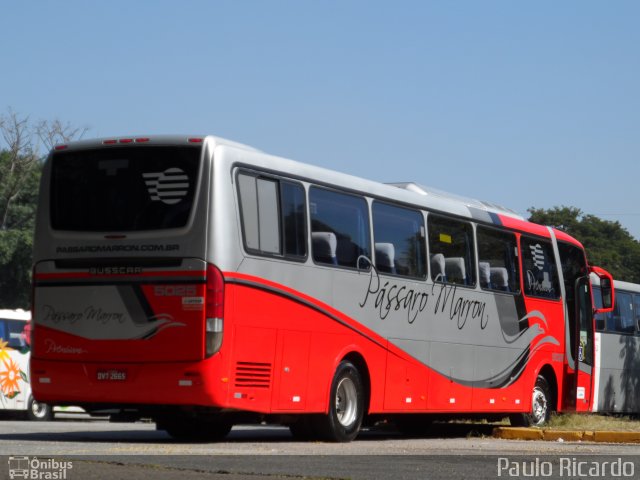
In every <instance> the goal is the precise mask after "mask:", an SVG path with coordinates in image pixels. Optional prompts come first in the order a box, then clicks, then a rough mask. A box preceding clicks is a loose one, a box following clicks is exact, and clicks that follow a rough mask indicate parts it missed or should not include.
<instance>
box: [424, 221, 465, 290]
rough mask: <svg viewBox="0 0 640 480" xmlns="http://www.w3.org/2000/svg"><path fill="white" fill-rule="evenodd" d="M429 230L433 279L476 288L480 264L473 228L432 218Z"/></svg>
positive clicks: (428, 222) (428, 225) (458, 222)
mask: <svg viewBox="0 0 640 480" xmlns="http://www.w3.org/2000/svg"><path fill="white" fill-rule="evenodd" d="M427 227H428V228H427V229H428V231H429V253H430V264H431V279H432V280H433V281H439V282H446V283H455V284H458V285H466V286H474V285H475V284H476V273H475V272H476V269H475V263H476V262H475V254H474V244H473V227H472V226H471V224H470V223H467V222H461V221H459V220H452V219H450V218H445V217H441V216H438V215H433V214H431V215H429V218H428V219H427ZM443 259H444V262H443V261H442V260H443ZM443 267H444V272H443V271H442V268H443Z"/></svg>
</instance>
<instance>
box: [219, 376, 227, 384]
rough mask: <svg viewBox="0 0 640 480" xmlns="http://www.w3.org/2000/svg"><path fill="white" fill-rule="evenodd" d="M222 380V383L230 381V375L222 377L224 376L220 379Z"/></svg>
mask: <svg viewBox="0 0 640 480" xmlns="http://www.w3.org/2000/svg"><path fill="white" fill-rule="evenodd" d="M220 381H221V382H222V383H229V378H228V377H222V378H221V379H220Z"/></svg>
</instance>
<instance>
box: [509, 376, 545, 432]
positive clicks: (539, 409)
mask: <svg viewBox="0 0 640 480" xmlns="http://www.w3.org/2000/svg"><path fill="white" fill-rule="evenodd" d="M552 398H553V397H552V396H551V388H550V387H549V382H548V381H547V379H546V378H545V377H543V376H542V375H538V378H537V379H536V384H535V385H534V387H533V392H532V397H531V412H530V413H522V414H516V415H511V416H510V417H509V420H510V421H511V425H513V426H517V427H540V426H542V425H544V424H545V423H547V422H548V421H549V419H550V418H551V410H552V409H553V402H552Z"/></svg>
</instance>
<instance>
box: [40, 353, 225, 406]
mask: <svg viewBox="0 0 640 480" xmlns="http://www.w3.org/2000/svg"><path fill="white" fill-rule="evenodd" d="M212 360H213V359H211V360H210V361H205V362H198V363H175V362H173V363H112V364H106V363H84V362H83V363H75V362H52V361H49V360H48V361H40V360H38V359H37V358H33V357H32V358H31V387H32V391H33V395H34V398H36V399H37V400H39V401H41V402H45V403H49V404H52V405H83V404H104V405H113V406H119V405H134V404H140V405H190V406H203V407H217V408H225V403H226V399H227V390H228V383H227V381H226V379H225V378H220V377H221V376H220V375H212V372H214V371H215V370H216V369H215V366H214V365H212Z"/></svg>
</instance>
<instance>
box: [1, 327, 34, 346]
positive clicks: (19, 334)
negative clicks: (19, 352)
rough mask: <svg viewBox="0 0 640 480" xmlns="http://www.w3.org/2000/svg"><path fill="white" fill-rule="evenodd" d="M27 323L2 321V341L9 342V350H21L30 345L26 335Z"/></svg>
mask: <svg viewBox="0 0 640 480" xmlns="http://www.w3.org/2000/svg"><path fill="white" fill-rule="evenodd" d="M26 326H27V322H21V321H16V320H0V340H2V341H3V342H7V346H8V347H9V348H15V349H20V348H23V347H25V346H26V345H27V344H28V339H27V337H26V334H25V327H26Z"/></svg>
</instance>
